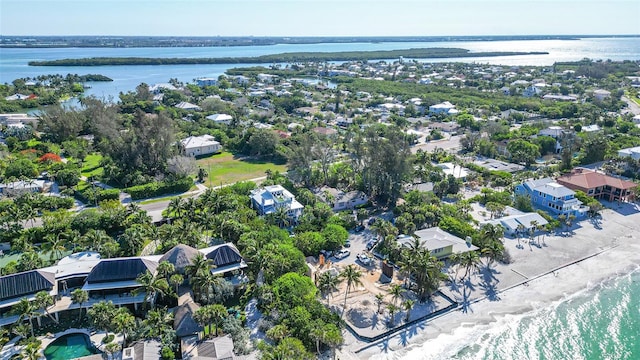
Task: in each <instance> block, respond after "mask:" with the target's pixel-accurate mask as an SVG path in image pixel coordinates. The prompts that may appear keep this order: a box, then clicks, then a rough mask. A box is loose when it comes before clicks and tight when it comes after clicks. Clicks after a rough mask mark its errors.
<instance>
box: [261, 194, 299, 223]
mask: <svg viewBox="0 0 640 360" xmlns="http://www.w3.org/2000/svg"><path fill="white" fill-rule="evenodd" d="M250 196H251V205H252V206H253V208H254V209H256V210H257V211H258V214H260V215H268V214H271V213H275V212H276V211H277V210H278V209H279V208H285V209H286V210H287V215H288V216H289V219H290V220H293V221H294V222H296V221H298V219H299V218H300V216H302V209H303V208H304V206H302V204H300V203H299V202H298V201H297V200H296V198H295V197H294V196H293V194H291V193H290V192H289V190H287V189H285V188H284V187H282V186H281V185H271V186H265V187H263V188H258V189H255V190H253V191H251V195H250Z"/></svg>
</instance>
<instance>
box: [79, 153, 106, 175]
mask: <svg viewBox="0 0 640 360" xmlns="http://www.w3.org/2000/svg"><path fill="white" fill-rule="evenodd" d="M100 160H102V155H100V154H90V155H87V157H86V158H85V159H84V163H82V170H81V171H80V172H81V173H82V175H83V176H86V177H91V176H100V175H102V171H103V170H104V169H103V168H102V167H101V166H100Z"/></svg>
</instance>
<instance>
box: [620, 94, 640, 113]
mask: <svg viewBox="0 0 640 360" xmlns="http://www.w3.org/2000/svg"><path fill="white" fill-rule="evenodd" d="M622 101H624V102H626V103H627V109H626V110H627V112H630V113H632V114H633V115H640V106H639V105H638V104H636V102H635V101H633V100H631V99H629V98H628V97H626V96H623V97H622Z"/></svg>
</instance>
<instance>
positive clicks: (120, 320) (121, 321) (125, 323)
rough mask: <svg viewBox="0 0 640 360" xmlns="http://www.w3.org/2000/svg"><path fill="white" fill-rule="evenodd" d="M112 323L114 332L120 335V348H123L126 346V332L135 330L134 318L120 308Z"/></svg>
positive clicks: (126, 310)
mask: <svg viewBox="0 0 640 360" xmlns="http://www.w3.org/2000/svg"><path fill="white" fill-rule="evenodd" d="M112 321H113V325H114V327H115V329H116V331H117V332H121V333H122V347H125V346H126V345H127V332H129V331H131V330H133V329H134V328H135V326H136V318H135V317H134V316H133V315H131V313H130V312H129V310H128V309H127V308H125V307H121V308H119V309H118V311H116V314H115V316H114V317H113V320H112Z"/></svg>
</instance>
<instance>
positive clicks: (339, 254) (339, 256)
mask: <svg viewBox="0 0 640 360" xmlns="http://www.w3.org/2000/svg"><path fill="white" fill-rule="evenodd" d="M349 255H351V251H349V250H347V249H342V250H340V251H338V252H337V253H336V254H335V255H334V257H335V258H336V259H344V258H346V257H347V256H349Z"/></svg>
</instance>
